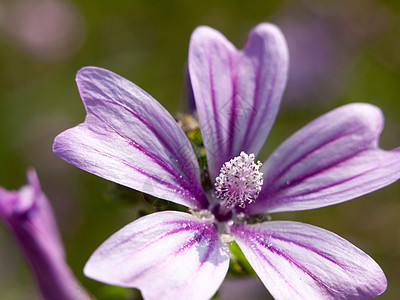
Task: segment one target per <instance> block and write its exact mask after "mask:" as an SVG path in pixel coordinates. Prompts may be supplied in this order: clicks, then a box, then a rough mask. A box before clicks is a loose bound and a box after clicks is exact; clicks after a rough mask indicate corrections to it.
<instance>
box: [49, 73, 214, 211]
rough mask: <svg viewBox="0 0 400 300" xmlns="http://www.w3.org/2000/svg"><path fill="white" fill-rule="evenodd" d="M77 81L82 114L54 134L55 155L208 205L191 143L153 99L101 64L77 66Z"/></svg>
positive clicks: (133, 183)
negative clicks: (79, 119)
mask: <svg viewBox="0 0 400 300" xmlns="http://www.w3.org/2000/svg"><path fill="white" fill-rule="evenodd" d="M76 81H77V84H78V88H79V92H80V95H81V97H82V100H83V103H84V104H85V108H86V112H87V115H86V119H85V122H84V123H82V124H80V125H78V126H76V127H74V128H71V129H69V130H66V131H64V132H63V133H61V134H60V135H58V136H57V137H56V139H55V141H54V145H53V150H54V152H55V154H57V155H58V156H59V157H61V158H62V159H64V160H66V161H67V162H69V163H71V164H73V165H75V166H77V167H79V168H81V169H83V170H85V171H88V172H90V173H93V174H96V175H98V176H100V177H103V178H105V179H108V180H111V181H114V182H116V183H119V184H122V185H125V186H128V187H130V188H133V189H136V190H139V191H141V192H145V193H148V194H151V195H153V196H155V197H159V198H162V199H166V200H170V201H173V202H176V203H179V204H183V205H186V206H188V207H197V208H206V207H207V205H208V201H207V199H206V197H205V194H204V192H203V190H202V188H201V184H200V172H199V166H198V163H197V159H196V156H195V154H194V151H193V149H192V147H191V145H190V142H189V140H188V139H187V137H186V136H185V134H184V132H183V131H182V130H181V129H180V127H179V126H178V124H177V123H176V121H175V120H174V118H173V117H172V116H171V115H170V114H169V113H168V112H167V111H166V110H165V109H164V108H163V107H162V106H161V105H160V104H159V103H158V102H157V101H156V100H155V99H154V98H152V97H151V96H150V95H149V94H147V93H146V92H145V91H143V90H142V89H140V88H139V87H137V86H136V85H135V84H133V83H132V82H130V81H128V80H126V79H124V78H122V77H120V76H118V75H117V74H115V73H112V72H110V71H107V70H105V69H101V68H96V67H87V68H83V69H81V70H80V71H79V72H78V74H77V77H76Z"/></svg>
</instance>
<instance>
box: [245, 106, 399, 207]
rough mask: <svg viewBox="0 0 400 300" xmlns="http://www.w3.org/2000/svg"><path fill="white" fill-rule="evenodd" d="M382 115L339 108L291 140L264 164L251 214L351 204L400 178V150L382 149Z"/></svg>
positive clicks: (356, 108)
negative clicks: (261, 184) (380, 140)
mask: <svg viewBox="0 0 400 300" xmlns="http://www.w3.org/2000/svg"><path fill="white" fill-rule="evenodd" d="M382 128H383V116H382V113H381V111H380V110H379V109H378V108H377V107H375V106H373V105H370V104H362V103H355V104H349V105H345V106H342V107H340V108H337V109H335V110H333V111H331V112H329V113H327V114H325V115H323V116H321V117H320V118H318V119H316V120H314V121H313V122H311V123H310V124H308V125H307V126H305V127H304V128H302V129H301V130H299V131H298V132H296V133H295V134H294V135H292V136H291V137H290V138H289V139H287V140H286V141H285V142H284V143H283V144H282V145H281V146H280V147H278V149H277V150H276V151H275V152H274V153H273V154H272V155H271V157H270V158H269V159H268V160H267V161H266V162H265V164H264V165H263V167H262V169H261V172H263V174H264V185H263V187H262V190H261V193H260V195H259V198H258V199H257V200H256V202H255V203H254V204H251V205H249V206H248V207H247V208H246V212H247V213H264V212H279V211H293V210H303V209H312V208H318V207H323V206H327V205H331V204H335V203H340V202H343V201H347V200H350V199H353V198H356V197H358V196H361V195H363V194H366V193H369V192H372V191H374V190H377V189H379V188H382V187H384V186H386V185H388V184H391V183H392V182H394V181H396V180H397V179H399V177H400V148H398V149H395V150H393V151H385V150H382V149H380V148H379V147H378V139H379V135H380V133H381V131H382Z"/></svg>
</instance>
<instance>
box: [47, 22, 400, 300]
mask: <svg viewBox="0 0 400 300" xmlns="http://www.w3.org/2000/svg"><path fill="white" fill-rule="evenodd" d="M188 68H189V75H190V79H191V85H192V88H193V94H194V98H195V102H196V109H197V114H198V120H199V124H200V128H201V134H202V138H203V143H204V148H205V152H206V156H207V166H208V167H207V170H203V169H202V170H200V168H199V164H198V160H197V157H196V155H195V152H194V150H193V148H192V146H191V143H190V142H189V140H188V138H187V137H186V136H185V133H184V132H183V131H182V129H181V128H180V127H179V126H178V124H177V122H176V121H175V120H174V118H173V117H172V116H171V115H170V114H169V113H168V112H167V111H166V110H165V109H164V108H163V107H162V106H161V105H160V104H159V103H158V102H157V101H156V100H155V99H153V98H152V97H151V96H150V95H149V94H147V93H146V92H145V91H143V90H142V89H140V88H139V87H137V86H136V85H135V84H133V83H131V82H129V81H128V80H126V79H124V78H122V77H120V76H118V75H116V74H114V73H112V72H110V71H107V70H104V69H101V68H96V67H86V68H83V69H81V70H80V71H79V72H78V74H77V78H76V80H77V84H78V89H79V92H80V95H81V97H82V100H83V103H84V105H85V108H86V111H87V115H86V119H85V122H84V123H82V124H80V125H78V126H76V127H74V128H72V129H69V130H66V131H64V132H63V133H61V134H60V135H58V136H57V137H56V139H55V142H54V145H53V150H54V152H55V153H56V154H57V155H58V156H59V157H61V158H62V159H64V160H66V161H67V162H69V163H71V164H73V165H76V166H77V167H79V168H81V169H83V170H86V171H88V172H91V173H93V174H96V175H98V176H101V177H103V178H105V179H108V180H111V181H114V182H116V183H118V184H121V185H124V186H127V187H131V188H133V189H136V190H138V191H141V192H143V193H147V194H150V195H153V196H155V197H159V198H162V199H165V200H169V201H172V202H175V203H178V204H181V205H184V206H186V207H187V208H188V209H189V210H188V213H186V212H177V211H163V212H157V213H153V214H150V215H147V216H144V217H141V218H140V219H138V220H136V221H134V222H132V223H130V224H128V225H127V226H125V227H123V228H122V229H121V230H119V231H118V232H116V233H115V234H113V235H112V236H111V237H110V238H109V239H108V240H107V241H105V242H104V243H103V244H102V245H101V246H100V247H99V248H98V249H97V250H96V251H95V252H94V253H93V255H92V256H91V257H90V259H89V261H88V262H87V264H86V266H85V268H84V272H85V274H86V275H87V276H88V277H91V278H93V279H96V280H98V281H102V282H105V283H107V284H112V285H118V286H123V287H134V288H138V289H140V290H141V292H142V294H143V296H144V298H145V299H209V298H211V297H212V296H213V295H214V293H215V292H216V291H217V289H218V288H219V286H220V285H221V282H222V281H223V279H224V277H225V275H226V273H227V270H228V266H229V247H228V243H229V242H230V241H233V240H234V241H236V243H237V244H238V246H239V247H240V248H241V250H242V251H243V253H244V255H245V256H246V258H247V259H248V261H249V263H250V264H251V266H252V267H253V268H254V270H255V272H256V273H257V274H258V276H259V277H260V279H261V281H262V282H263V284H264V285H265V286H266V288H267V289H268V290H269V292H270V293H271V295H272V296H273V297H274V298H276V299H333V298H335V299H362V298H372V297H375V296H377V295H379V294H381V293H382V292H383V291H384V290H385V289H386V278H385V275H384V273H383V271H382V270H381V268H380V267H379V266H378V265H377V264H376V263H375V262H374V260H372V259H371V258H370V257H369V256H368V255H367V254H365V253H364V252H362V251H361V250H359V249H358V248H357V247H355V246H353V245H352V244H350V243H349V242H347V241H346V240H344V239H343V238H341V237H339V236H337V235H336V234H334V233H331V232H329V231H326V230H324V229H321V228H318V227H315V226H312V225H307V224H303V223H299V222H289V221H268V219H267V218H266V217H265V215H266V214H270V213H275V212H283V211H295V210H305V209H312V208H318V207H323V206H327V205H332V204H335V203H339V202H343V201H347V200H350V199H353V198H356V197H358V196H360V195H363V194H366V193H369V192H371V191H374V190H376V189H379V188H381V187H383V186H386V185H388V184H390V183H392V182H394V181H395V180H397V179H398V178H399V176H400V149H396V150H393V151H384V150H381V149H380V148H379V147H378V138H379V134H380V132H381V130H382V127H383V117H382V114H381V111H380V110H379V109H378V108H377V107H375V106H373V105H370V104H363V103H356V104H349V105H345V106H342V107H340V108H337V109H335V110H333V111H331V112H329V113H327V114H325V115H323V116H321V117H319V118H318V119H316V120H314V121H312V122H311V123H310V124H308V125H306V126H305V127H304V128H302V129H300V130H299V131H297V132H296V133H295V134H294V135H292V136H291V137H289V138H288V139H287V140H286V141H285V142H283V144H282V145H281V146H279V147H278V148H277V149H276V150H275V152H273V153H272V155H271V156H270V157H269V159H267V160H266V161H265V162H264V163H263V164H261V163H260V162H257V161H256V160H255V157H256V155H257V154H258V152H259V151H260V148H261V147H262V145H263V143H264V141H265V140H266V138H267V136H268V133H269V131H270V129H271V127H272V124H273V123H274V120H275V116H276V114H277V111H278V106H279V102H280V99H281V96H282V93H283V89H284V85H285V82H286V77H287V70H288V51H287V47H286V43H285V40H284V37H283V36H282V34H281V32H280V31H279V29H278V28H276V27H275V26H273V25H270V24H260V25H258V26H256V27H255V28H254V29H253V30H252V31H251V32H250V34H249V38H248V41H247V44H246V45H245V47H244V49H243V50H237V49H236V48H235V47H234V46H233V45H232V44H231V43H230V42H229V41H228V40H227V39H226V38H225V37H224V36H223V35H222V34H221V33H219V32H218V31H216V30H214V29H211V28H209V27H204V26H202V27H198V28H197V29H196V30H195V31H194V33H193V34H192V36H191V40H190V46H189V60H188ZM207 178H209V180H207ZM207 182H208V184H207Z"/></svg>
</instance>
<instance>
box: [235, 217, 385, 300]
mask: <svg viewBox="0 0 400 300" xmlns="http://www.w3.org/2000/svg"><path fill="white" fill-rule="evenodd" d="M231 233H232V234H233V235H234V237H235V240H236V242H237V243H238V245H239V247H240V248H241V249H242V251H243V253H244V255H245V256H246V258H247V259H248V260H249V262H250V264H251V265H252V267H253V268H254V270H255V271H256V272H257V274H258V276H259V277H260V279H261V281H262V282H263V283H264V285H265V286H266V287H267V289H268V290H269V292H270V293H271V295H272V296H273V297H274V298H275V299H367V298H368V299H369V298H373V297H375V296H378V295H380V294H381V293H383V292H384V291H385V289H386V285H387V283H386V278H385V275H384V273H383V271H382V270H381V268H380V267H379V266H378V265H377V264H376V262H375V261H374V260H373V259H372V258H370V257H369V256H368V255H367V254H365V253H364V252H362V251H361V250H360V249H358V248H357V247H355V246H353V245H352V244H350V243H349V242H347V241H346V240H344V239H343V238H341V237H339V236H338V235H336V234H334V233H332V232H329V231H327V230H324V229H321V228H318V227H315V226H311V225H308V224H303V223H298V222H289V221H274V222H265V223H261V224H257V225H233V226H232V227H231Z"/></svg>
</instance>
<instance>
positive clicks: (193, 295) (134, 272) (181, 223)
mask: <svg viewBox="0 0 400 300" xmlns="http://www.w3.org/2000/svg"><path fill="white" fill-rule="evenodd" d="M228 266H229V249H228V246H227V244H225V243H223V242H222V241H221V240H220V238H219V234H218V228H217V226H216V225H215V224H214V223H212V222H210V221H204V222H203V221H200V220H199V219H197V218H195V217H194V216H192V215H190V214H187V213H183V212H172V211H166V212H159V213H154V214H151V215H148V216H145V217H142V218H140V219H138V220H136V221H135V222H132V223H130V224H129V225H127V226H125V227H124V228H122V229H121V230H119V231H118V232H116V233H115V234H114V235H112V236H111V237H110V238H109V239H108V240H107V241H105V242H104V243H103V244H102V245H101V246H100V247H99V248H98V249H97V250H96V251H95V252H94V253H93V255H92V256H91V257H90V259H89V261H88V262H87V264H86V266H85V269H84V272H85V275H86V276H88V277H90V278H93V279H96V280H98V281H102V282H105V283H108V284H112V285H118V286H123V287H135V288H139V289H140V290H141V292H142V295H143V297H144V298H145V299H174V300H175V299H177V300H178V299H199V300H200V299H209V298H211V297H212V296H213V295H214V293H215V292H216V291H217V290H218V288H219V286H220V285H221V283H222V281H223V280H224V278H225V275H226V273H227V271H228Z"/></svg>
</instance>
